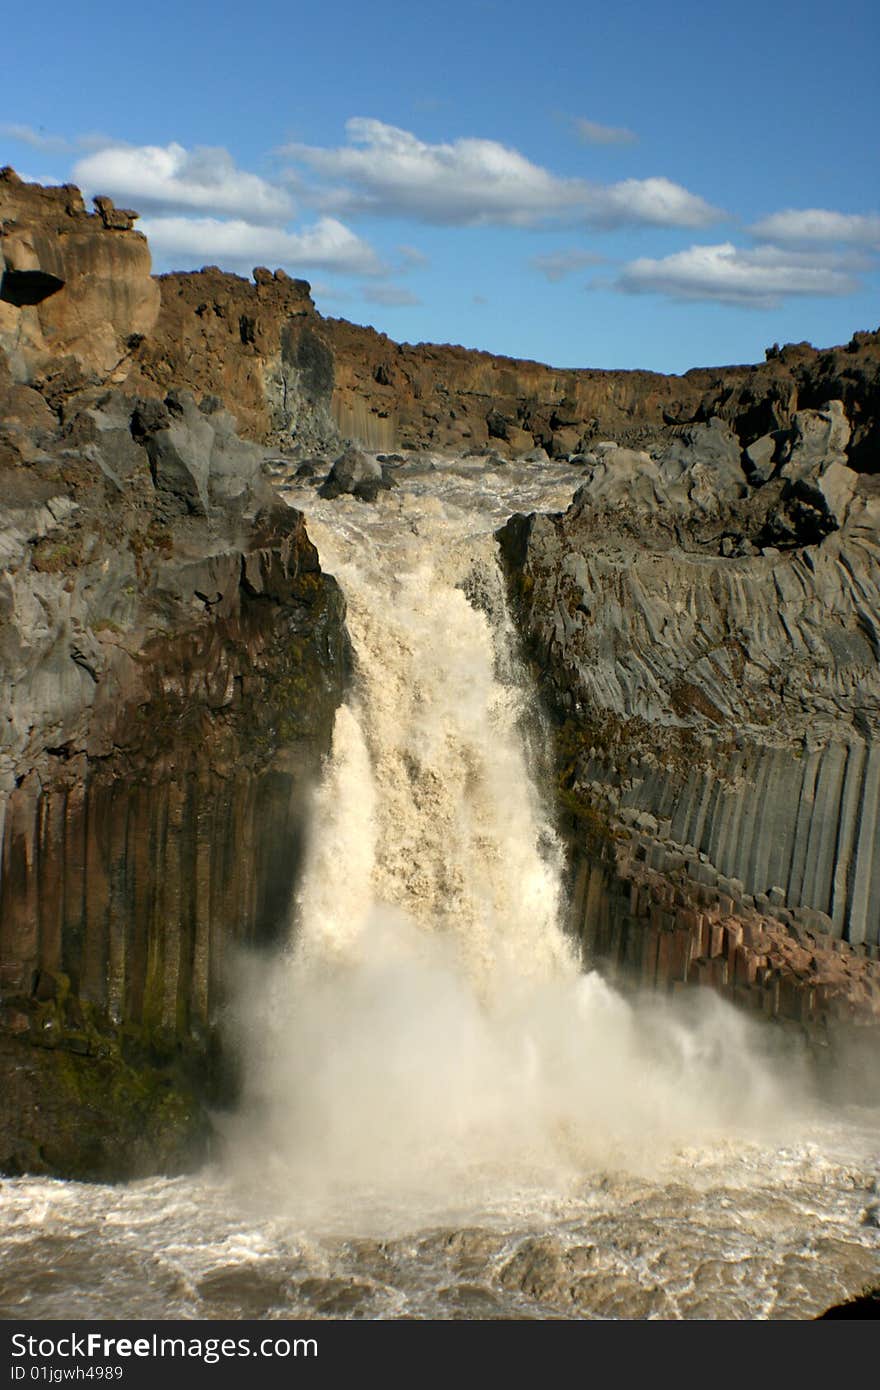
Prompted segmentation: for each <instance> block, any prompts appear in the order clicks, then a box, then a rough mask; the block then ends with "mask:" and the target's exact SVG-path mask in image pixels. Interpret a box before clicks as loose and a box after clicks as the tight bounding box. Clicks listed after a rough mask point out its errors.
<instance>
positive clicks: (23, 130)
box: [0, 121, 73, 151]
mask: <svg viewBox="0 0 880 1390" xmlns="http://www.w3.org/2000/svg"><path fill="white" fill-rule="evenodd" d="M0 136H3V138H4V139H6V140H15V141H17V142H18V143H19V144H20V145H28V146H29V147H30V148H31V149H32V150H58V151H64V150H69V149H72V148H73V146H72V144H71V141H70V140H68V139H67V138H66V137H65V136H63V135H53V134H51V132H50V131H48V130H44V129H43V127H42V126H40V128H39V130H35V129H34V127H33V126H30V125H22V124H20V123H19V122H16V121H2V122H0Z"/></svg>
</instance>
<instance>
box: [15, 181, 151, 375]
mask: <svg viewBox="0 0 880 1390" xmlns="http://www.w3.org/2000/svg"><path fill="white" fill-rule="evenodd" d="M98 201H99V204H100V206H99V211H98V212H97V213H94V214H90V213H88V212H87V211H86V209H85V205H84V203H83V200H82V195H81V194H80V192H79V189H77V188H74V187H73V186H72V185H69V184H68V185H64V186H63V187H60V188H43V187H41V186H40V185H39V184H25V183H22V182H21V180H19V179H18V178H17V176H16V175H15V174H14V173H13V171H12V170H11V169H0V348H3V349H4V350H5V352H6V355H7V357H8V359H9V364H10V369H11V372H12V375H13V377H14V378H15V379H16V380H18V381H20V382H33V381H37V380H39V379H40V378H41V377H42V376H44V375H57V374H58V372H59V370H61V369H62V367H66V370H67V372H68V376H69V381H68V388H67V389H70V388H71V387H73V388H78V387H81V386H83V385H85V384H93V383H96V382H98V381H101V382H104V381H107V380H108V379H113V380H119V381H121V380H124V378H125V375H126V374H127V364H128V362H129V358H130V354H131V351H132V346H133V343H132V340H133V339H134V340H138V339H140V338H142V337H144V336H145V335H147V334H149V333H151V332H152V330H153V329H154V327H155V324H156V319H157V317H158V313H159V298H160V296H159V287H158V285H157V284H156V282H155V281H154V280H153V279H152V277H151V275H150V251H149V247H148V246H147V241H146V237H144V236H143V235H142V234H141V233H140V232H136V231H133V230H132V224H133V221H134V218H135V217H136V215H137V214H136V213H133V212H120V211H118V210H117V209H114V207H113V204H112V202H111V201H110V199H109V198H102V199H99V200H98Z"/></svg>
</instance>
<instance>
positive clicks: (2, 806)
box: [0, 180, 349, 1178]
mask: <svg viewBox="0 0 880 1390" xmlns="http://www.w3.org/2000/svg"><path fill="white" fill-rule="evenodd" d="M10 189H11V191H12V194H13V195H15V197H17V199H18V202H17V204H16V206H15V207H14V209H12V211H14V212H15V216H14V217H13V216H11V215H9V214H10V206H9V204H10V199H9V198H7V202H6V205H5V208H4V215H5V217H6V220H5V221H4V224H3V225H4V236H3V239H2V241H0V246H2V248H3V257H4V266H5V273H4V277H3V281H2V285H3V294H4V296H5V297H4V300H3V305H2V309H3V318H2V321H0V347H2V348H3V349H4V350H3V352H0V497H2V511H0V566H2V569H0V614H2V624H0V700H2V710H3V720H2V724H0V865H2V875H0V1057H2V1064H3V1073H4V1086H3V1089H2V1095H0V1168H2V1169H3V1170H5V1171H22V1170H28V1171H42V1172H58V1173H63V1174H66V1175H75V1176H83V1177H109V1178H114V1177H118V1176H121V1175H127V1174H131V1173H137V1172H147V1171H154V1170H155V1168H156V1167H157V1166H160V1167H166V1168H173V1167H176V1166H179V1165H181V1164H183V1163H186V1162H189V1161H192V1160H193V1159H194V1158H196V1157H198V1156H199V1155H200V1154H201V1153H202V1152H203V1151H204V1144H205V1142H206V1138H207V1133H208V1124H207V1119H206V1106H208V1105H211V1104H217V1103H221V1102H222V1101H224V1100H228V1098H229V1095H230V1094H231V1091H232V1089H233V1088H234V1078H233V1077H232V1076H231V1075H230V1072H229V1067H228V1060H227V1059H226V1057H225V1055H224V1053H223V1051H222V1049H221V1048H220V1046H219V1043H218V1036H219V1033H218V1030H219V1029H220V1027H221V1024H222V1020H223V1010H224V1005H225V1002H226V1000H227V999H228V997H229V983H230V976H231V972H234V971H235V970H236V969H237V968H240V962H239V959H238V952H239V950H240V948H244V947H247V948H249V949H259V948H260V947H261V946H265V945H268V944H270V943H277V941H278V940H279V939H283V938H284V935H285V934H286V932H287V930H288V927H289V915H290V903H291V895H292V890H293V885H294V881H295V877H296V873H297V864H298V856H299V853H300V849H301V844H302V832H303V827H304V820H305V816H306V811H307V805H308V798H309V794H310V787H311V785H312V783H313V781H314V779H315V777H316V776H317V774H318V771H319V767H320V761H321V758H322V756H323V755H324V754H325V753H326V751H327V749H328V747H329V741H330V736H331V731H332V724H333V717H334V713H335V709H336V706H337V704H338V702H339V700H340V699H341V696H342V692H343V689H344V687H345V683H346V680H347V676H348V665H349V655H348V639H347V635H346V632H345V626H344V603H343V599H342V595H341V593H340V591H339V588H338V586H337V585H336V583H335V581H334V580H333V579H332V578H330V577H329V576H327V575H325V574H323V573H322V571H321V568H320V565H319V562H318V557H317V554H316V551H315V549H314V547H313V546H312V544H311V542H310V541H309V538H308V536H307V534H306V531H305V527H304V524H303V519H302V516H301V515H300V514H299V513H298V512H296V511H294V510H293V509H291V508H289V507H287V506H286V505H285V504H284V503H283V502H282V501H281V500H280V499H279V497H278V495H277V493H276V491H275V489H274V487H273V486H272V484H271V482H270V481H269V477H268V474H267V472H266V465H265V461H266V451H265V450H264V449H263V448H261V447H259V446H258V445H256V444H254V443H251V442H248V441H246V440H243V439H242V438H241V437H240V436H239V434H238V432H237V429H236V423H235V420H234V419H233V417H232V416H231V415H229V414H228V412H227V411H226V410H225V409H224V408H223V407H222V404H221V402H220V401H219V400H218V399H217V398H216V397H204V398H203V399H202V400H201V402H200V403H198V404H197V403H196V400H195V398H194V397H193V396H192V394H191V393H190V392H188V391H187V390H186V389H179V390H175V391H168V392H167V393H166V394H165V398H164V400H161V401H160V400H158V399H155V398H149V397H144V396H138V395H136V394H133V393H132V392H131V359H130V356H129V357H128V358H125V361H124V362H123V365H122V366H120V357H119V356H117V353H120V350H121V351H122V355H123V356H124V354H125V352H128V353H129V354H130V353H131V352H132V351H134V350H136V348H137V347H138V341H139V339H140V335H141V333H142V332H143V331H144V330H148V329H149V328H150V326H151V324H153V323H155V319H156V315H157V313H158V309H159V304H158V287H157V286H156V283H155V281H153V280H151V279H150V275H149V256H148V252H147V248H146V243H145V241H144V240H143V238H142V237H140V236H139V235H138V234H137V233H136V232H134V231H133V230H132V229H131V215H130V214H118V215H117V214H116V212H115V210H113V209H112V208H109V209H108V208H107V206H106V205H105V206H104V208H103V210H102V213H99V214H96V215H95V216H93V217H89V216H88V215H87V214H86V213H85V212H84V211H83V209H82V207H81V205H80V203H79V202H78V201H77V199H76V197H75V196H74V194H73V193H72V192H71V191H70V190H55V191H51V190H47V191H46V192H47V193H51V194H52V196H51V197H49V198H48V199H44V198H43V196H42V195H43V191H42V190H38V191H37V192H36V193H34V192H33V191H29V192H28V193H27V196H26V197H25V198H22V196H21V194H20V191H19V192H18V193H16V185H15V184H9V182H8V180H7V185H6V190H5V191H6V192H7V193H8V192H9V190H10ZM31 213H33V216H32V220H31V221H30V222H29V221H28V216H29V215H30V214H31ZM44 214H45V216H44ZM63 218H69V223H70V225H69V226H68V225H67V223H65V222H64V221H63V220H62V219H63ZM26 253H27V254H26ZM31 253H33V254H31ZM33 257H36V258H38V260H39V271H37V269H36V268H34V269H33V270H31V268H29V267H28V260H29V259H33ZM49 265H51V266H52V267H53V270H52V272H51V274H52V276H53V277H54V279H47V278H45V277H47V276H48V275H49V271H48V270H47V269H46V267H47V266H49ZM10 267H14V269H13V272H12V278H11V280H10V279H9V275H10ZM31 274H33V275H38V278H36V279H28V278H26V277H27V276H29V275H31ZM21 277H25V278H21ZM108 279H109V280H110V281H112V282H113V288H112V292H111V291H108V287H107V281H108ZM56 282H57V283H56ZM41 295H45V298H39V296H41ZM28 299H33V300H35V301H36V302H33V303H30V302H24V301H27V300H28ZM15 300H20V301H23V302H21V303H15V302H13V301H15ZM50 309H51V311H50ZM117 378H122V380H117Z"/></svg>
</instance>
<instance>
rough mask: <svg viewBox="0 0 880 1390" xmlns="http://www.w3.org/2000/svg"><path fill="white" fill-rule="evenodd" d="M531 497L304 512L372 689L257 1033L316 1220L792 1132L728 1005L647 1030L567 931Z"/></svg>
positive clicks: (400, 497)
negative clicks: (524, 582) (534, 749)
mask: <svg viewBox="0 0 880 1390" xmlns="http://www.w3.org/2000/svg"><path fill="white" fill-rule="evenodd" d="M569 478H570V475H569ZM566 483H567V486H566ZM543 484H544V488H545V497H546V495H547V494H546V489H547V479H546V478H545V479H544V480H543ZM553 484H555V485H556V488H557V489H562V491H563V494H564V493H565V492H568V493H569V494H570V491H571V483H570V481H568V480H566V479H565V478H564V477H562V476H561V475H560V473H559V472H557V474H556V475H555V476H553V477H552V479H551V486H550V489H549V491H550V495H551V497H552V496H553ZM528 485H531V486H535V485H536V481H535V476H534V472H533V473H532V474H531V475H530V474H528V473H521V474H520V475H519V476H518V477H517V476H516V475H512V476H509V477H504V478H501V477H499V476H497V475H495V476H492V475H488V476H487V475H486V474H485V472H484V471H482V470H480V469H479V468H478V467H474V466H471V467H468V466H466V465H462V466H460V468H459V470H458V471H457V472H455V471H453V472H452V474H451V475H450V474H442V475H433V476H432V475H430V474H429V475H422V476H419V475H418V473H416V475H415V476H414V477H410V478H406V477H404V478H403V481H402V486H401V487H400V488H399V489H397V490H395V491H394V492H392V493H391V494H386V495H385V496H384V497H382V498H381V499H380V502H379V504H378V505H377V506H376V507H368V506H366V505H365V504H363V503H360V502H357V501H354V500H352V499H338V500H337V501H335V502H332V503H324V504H320V503H317V501H316V499H315V498H314V495H313V494H312V495H308V496H307V498H306V499H305V502H306V505H307V514H308V524H309V528H310V532H311V534H312V536H313V537H314V539H315V541H316V543H317V545H318V548H319V553H320V554H321V557H322V563H323V564H324V567H325V568H326V569H327V570H329V571H330V572H331V573H334V574H335V575H336V576H337V578H338V579H339V581H340V583H341V585H342V588H343V590H344V592H345V594H346V598H347V601H348V610H349V611H348V624H349V630H350V633H351V637H352V641H353V645H354V650H355V653H356V659H357V681H356V689H355V692H354V693H353V695H352V698H351V700H350V702H349V703H348V704H347V705H346V706H344V707H343V708H342V709H340V711H339V713H338V716H337V721H336V728H335V733H334V740H333V752H332V757H331V759H330V760H329V764H328V767H327V769H326V774H325V778H324V781H323V784H322V786H321V787H320V788H319V789H318V791H317V793H316V797H315V806H314V815H313V830H312V838H311V847H310V852H309V854H308V857H307V866H306V871H305V875H304V881H303V883H302V886H301V890H300V892H299V895H298V900H297V904H296V912H295V922H294V930H293V938H292V943H291V946H290V948H289V950H288V951H287V953H286V955H285V956H284V958H283V959H282V960H279V961H278V962H276V964H275V967H274V969H273V971H272V978H271V984H270V986H269V990H268V994H269V998H270V1006H269V1011H268V1026H267V1017H266V1008H265V1005H266V997H267V987H266V983H265V979H263V980H261V982H260V984H259V987H258V997H259V1009H258V1014H257V1017H256V1018H255V1019H254V1020H253V1022H252V1026H251V1027H250V1028H249V1029H248V1030H246V1032H247V1036H248V1038H249V1043H248V1048H247V1051H248V1055H249V1058H250V1080H249V1092H250V1096H251V1105H250V1107H249V1109H248V1110H247V1112H246V1113H247V1119H246V1124H245V1129H246V1132H247V1140H246V1141H245V1154H246V1159H247V1163H248V1165H249V1169H251V1170H252V1165H253V1163H254V1162H255V1145H256V1149H258V1150H259V1154H260V1155H261V1157H262V1160H266V1159H268V1161H269V1164H270V1167H271V1168H272V1169H273V1170H274V1171H275V1172H276V1174H277V1175H278V1176H279V1177H280V1178H281V1180H282V1182H284V1183H288V1184H289V1185H290V1188H291V1190H295V1191H296V1192H297V1194H298V1195H300V1196H301V1194H302V1192H303V1191H304V1190H305V1189H312V1190H313V1189H315V1188H319V1189H321V1190H326V1189H331V1190H332V1189H334V1188H339V1187H341V1188H344V1189H345V1190H346V1192H347V1193H348V1194H349V1195H350V1194H351V1192H352V1191H353V1190H357V1189H358V1188H364V1189H370V1190H375V1189H376V1188H377V1187H379V1188H382V1187H384V1188H387V1189H389V1190H390V1189H393V1190H394V1193H395V1196H396V1198H397V1199H398V1200H399V1199H400V1195H401V1192H402V1191H404V1190H406V1189H407V1188H410V1189H413V1190H416V1189H417V1190H418V1191H419V1192H421V1193H424V1191H425V1189H426V1188H433V1189H435V1190H437V1191H439V1192H441V1193H449V1192H450V1191H456V1192H460V1191H461V1189H462V1184H466V1183H473V1182H477V1183H479V1182H486V1181H488V1182H490V1183H492V1184H494V1185H496V1186H497V1184H498V1182H499V1181H501V1180H505V1181H513V1182H521V1181H522V1180H524V1178H525V1176H526V1175H528V1174H534V1173H536V1172H538V1171H540V1172H542V1173H545V1174H546V1171H547V1169H548V1167H549V1168H552V1169H553V1170H554V1172H556V1173H557V1179H555V1180H558V1173H559V1172H563V1171H564V1172H565V1173H567V1174H577V1173H579V1172H582V1171H583V1170H584V1167H585V1165H586V1166H595V1165H596V1164H597V1163H599V1164H601V1163H610V1162H613V1163H615V1164H617V1165H621V1164H622V1165H624V1166H625V1167H628V1168H629V1169H630V1170H632V1169H642V1168H644V1167H645V1166H648V1167H650V1166H651V1164H652V1163H654V1162H656V1161H657V1159H658V1156H659V1155H660V1154H661V1153H662V1152H664V1151H666V1150H667V1149H668V1147H669V1146H670V1145H675V1144H681V1143H687V1142H693V1141H694V1140H695V1139H699V1138H701V1137H704V1136H705V1135H706V1134H707V1133H708V1132H714V1133H718V1132H719V1131H720V1132H725V1130H726V1127H727V1126H729V1125H730V1124H732V1123H734V1122H737V1123H741V1122H744V1121H746V1120H748V1121H750V1122H754V1121H755V1120H756V1119H758V1118H763V1119H766V1118H767V1116H768V1114H769V1113H770V1111H771V1109H772V1100H773V1096H774V1095H775V1094H776V1087H775V1084H774V1082H773V1081H772V1080H771V1078H770V1077H769V1075H768V1074H767V1073H766V1072H765V1071H764V1069H763V1068H762V1067H761V1066H760V1064H759V1063H758V1062H757V1060H756V1058H755V1056H754V1053H753V1050H752V1046H751V1043H750V1034H749V1029H748V1028H747V1026H746V1024H745V1022H744V1021H743V1019H742V1018H741V1017H739V1016H738V1015H736V1014H734V1013H733V1011H732V1010H730V1009H728V1008H726V1007H723V1006H721V1005H720V1004H718V1003H717V1002H716V1001H715V1000H714V998H708V997H703V998H701V999H699V1000H694V1001H692V1007H691V1009H690V1016H689V1018H688V1019H685V1018H684V1017H680V1016H674V1015H673V1014H672V1013H671V1012H669V1011H668V1010H666V1009H663V1008H662V1007H661V1005H660V1004H659V1002H658V1001H654V1002H653V1003H647V1002H645V1003H643V1004H642V1006H641V1007H639V1008H638V1009H634V1008H633V1007H632V1006H631V1005H630V1004H629V1003H626V1002H624V1000H623V999H622V998H620V997H619V996H618V995H617V994H615V993H614V992H613V991H612V990H611V989H609V988H608V987H607V986H606V985H605V984H604V983H603V982H602V981H601V979H599V978H598V977H597V976H596V975H592V974H591V975H586V976H585V975H583V974H581V973H580V971H579V967H578V963H577V960H576V957H575V953H574V951H573V949H572V946H571V943H570V942H569V941H568V940H567V939H566V937H565V936H564V934H563V932H562V930H561V928H560V916H561V908H562V904H561V901H560V869H561V854H560V849H559V846H558V844H557V842H556V839H555V837H554V834H553V831H552V829H551V826H550V823H549V821H548V818H547V813H546V811H545V809H544V807H543V806H542V804H541V800H540V797H539V796H538V794H537V791H536V789H535V786H534V785H533V782H532V780H531V778H530V775H529V767H528V759H527V756H526V748H525V742H524V737H523V728H524V725H525V723H526V722H527V719H528V715H529V694H528V691H527V688H526V685H525V682H524V679H523V674H522V673H521V672H520V671H519V670H518V669H517V663H516V659H515V657H514V655H513V643H512V635H511V630H510V624H509V620H508V617H507V612H506V607H505V602H504V595H503V587H502V582H501V577H500V574H499V571H498V568H497V564H496V559H495V550H494V541H493V538H492V534H491V533H492V530H493V528H494V527H495V526H497V524H498V522H499V519H501V518H502V517H503V516H504V515H505V514H506V513H509V512H510V511H512V510H514V509H515V508H516V506H517V502H518V500H519V498H518V493H519V492H520V490H521V489H522V488H523V487H526V486H528ZM294 500H296V501H297V502H298V504H299V505H303V500H304V499H302V498H296V499H294ZM520 505H522V503H520ZM545 505H546V502H545ZM468 595H470V596H471V598H473V597H474V595H476V596H477V599H478V602H472V601H470V600H469V597H468ZM238 1142H239V1144H241V1142H242V1141H241V1139H239V1141H238Z"/></svg>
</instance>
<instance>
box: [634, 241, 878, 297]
mask: <svg viewBox="0 0 880 1390" xmlns="http://www.w3.org/2000/svg"><path fill="white" fill-rule="evenodd" d="M614 288H615V289H618V290H622V291H624V292H625V293H627V294H662V295H665V296H666V297H667V298H669V299H676V300H686V301H689V300H708V301H713V302H715V303H719V304H736V305H740V306H742V307H745V308H751V309H770V308H775V307H776V306H777V305H779V304H780V303H781V302H782V301H783V300H784V299H786V298H788V297H790V296H792V295H823V296H824V295H847V294H852V293H853V292H854V291H855V290H857V289H858V280H857V279H856V278H855V277H854V275H853V274H852V273H851V263H850V262H848V261H847V259H846V258H840V257H837V256H834V255H833V254H824V255H823V254H822V253H812V254H810V253H803V252H798V251H793V250H785V249H782V248H780V247H777V246H757V247H755V248H754V249H753V250H743V249H741V248H739V247H736V246H734V245H733V244H732V243H731V242H724V243H722V244H721V245H719V246H691V247H689V248H688V249H687V250H686V251H677V252H675V253H674V254H673V255H671V256H664V257H663V258H662V259H660V260H650V259H648V258H642V259H640V260H636V261H631V262H630V263H629V264H628V265H626V266H625V267H624V268H623V270H622V271H621V273H620V275H619V276H618V278H617V280H616V281H615V282H614Z"/></svg>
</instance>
